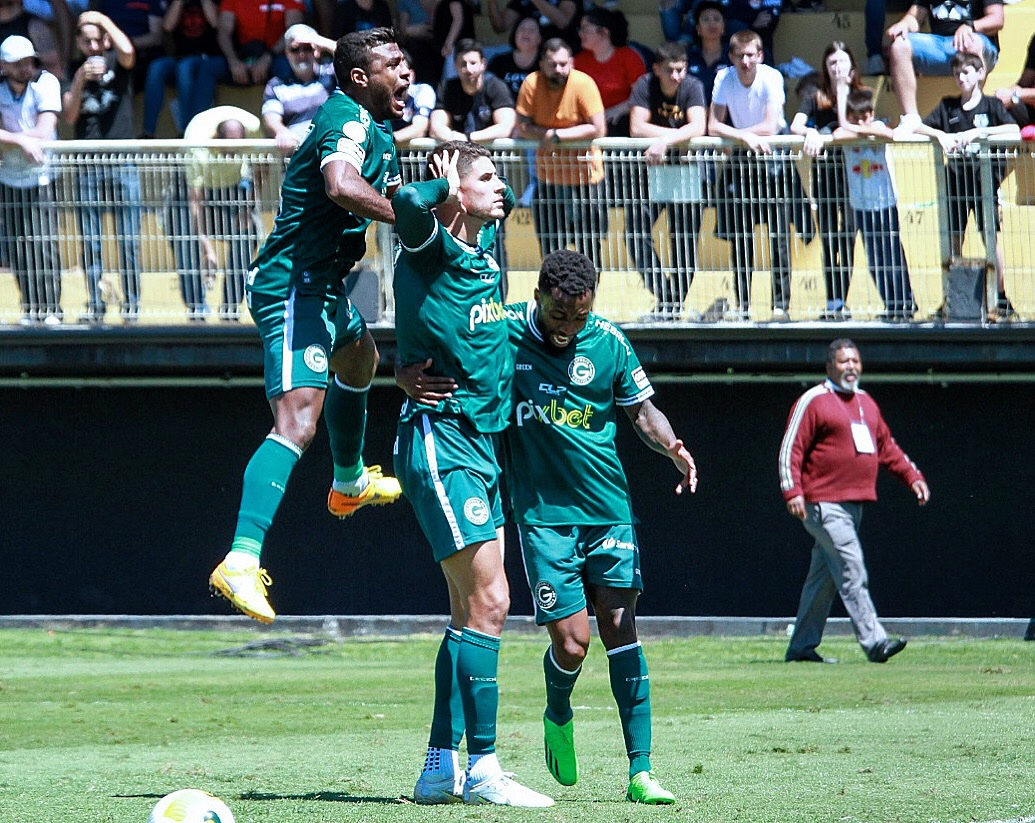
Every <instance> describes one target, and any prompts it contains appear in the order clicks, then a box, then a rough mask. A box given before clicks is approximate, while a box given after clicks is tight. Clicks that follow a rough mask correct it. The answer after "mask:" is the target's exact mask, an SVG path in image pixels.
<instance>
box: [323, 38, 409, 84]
mask: <svg viewBox="0 0 1035 823" xmlns="http://www.w3.org/2000/svg"><path fill="white" fill-rule="evenodd" d="M398 42H399V40H398V38H397V37H396V35H395V29H391V28H387V27H385V26H382V27H380V28H376V29H366V30H365V31H350V32H349V33H348V34H346V35H344V36H343V37H340V38H339V39H338V42H337V43H336V44H335V46H334V74H335V75H336V76H337V78H338V85H339V86H340V87H341V88H342V89H346V88H348V87H349V86H351V85H352V78H351V74H352V70H353V69H362V70H363V71H365V72H367V74H369V73H370V67H371V65H373V62H374V49H376V48H377V47H378V46H388V45H391V44H393V43H396V44H397V43H398Z"/></svg>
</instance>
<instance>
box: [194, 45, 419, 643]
mask: <svg viewBox="0 0 1035 823" xmlns="http://www.w3.org/2000/svg"><path fill="white" fill-rule="evenodd" d="M334 70H335V74H336V75H337V78H338V85H339V90H338V91H336V92H335V93H334V94H333V95H332V96H331V97H330V99H329V100H327V102H325V103H324V104H323V105H322V106H321V107H320V109H319V111H318V112H317V114H316V116H315V117H314V119H313V123H312V127H311V129H310V131H309V133H308V135H307V136H306V138H305V140H303V142H302V143H301V144H300V145H299V147H298V148H297V149H296V151H295V153H294V155H293V156H292V158H291V163H290V165H289V166H288V168H287V172H286V174H285V177H284V185H283V188H282V191H281V203H280V210H279V212H278V214H277V219H276V223H275V224H274V226H273V231H272V233H271V234H270V236H269V237H268V238H267V240H266V242H265V244H264V245H263V247H262V248H261V249H260V250H259V254H258V257H257V259H256V261H255V262H254V264H253V267H252V270H251V272H250V273H249V277H248V281H249V282H248V286H247V294H248V308H249V310H250V311H251V314H252V317H253V318H254V319H255V324H256V326H257V327H258V331H259V335H260V336H261V338H262V343H263V350H264V368H265V375H266V397H267V398H268V399H269V403H270V407H271V409H272V410H273V429H272V430H271V431H270V433H269V434H268V435H267V436H266V439H265V440H264V441H263V443H262V444H261V445H260V446H259V448H258V449H257V450H256V451H255V453H254V454H253V455H252V458H251V460H250V461H249V463H248V467H247V468H246V469H245V472H244V488H243V492H242V496H241V508H240V510H239V513H238V519H237V528H236V530H235V532H234V539H233V543H232V544H231V549H230V552H229V553H228V554H227V556H226V558H225V559H224V560H223V562H221V563H220V564H219V565H218V566H217V567H216V569H215V570H214V571H213V572H212V574H211V576H210V578H209V584H210V586H211V587H212V589H213V591H215V592H216V593H218V594H220V595H222V596H223V597H225V598H227V600H229V601H230V602H231V603H232V604H233V605H234V606H235V607H236V608H237V609H239V610H240V611H242V612H244V613H245V614H247V615H248V616H249V617H254V618H255V619H256V620H259V621H260V622H263V623H269V622H271V621H272V620H273V619H274V618H275V617H276V614H275V612H274V611H273V609H272V607H271V606H270V604H269V602H268V600H267V599H266V586H267V585H268V584H269V583H270V578H269V576H268V574H267V573H266V570H265V569H262V568H260V564H259V560H260V557H261V553H262V545H263V541H264V539H265V537H266V532H267V531H268V529H269V527H270V524H271V523H272V521H273V517H274V515H275V514H276V512H277V508H278V507H279V506H280V502H281V500H282V498H283V496H284V489H285V488H286V486H287V483H288V479H289V478H290V476H291V472H292V470H293V469H294V467H295V464H296V463H297V462H298V460H299V458H300V457H301V456H302V453H303V452H304V451H305V450H306V448H307V447H308V446H309V444H310V442H312V439H313V436H314V435H315V433H316V423H317V420H319V418H320V412H321V409H322V410H323V413H324V417H325V419H326V421H327V430H328V434H329V435H330V444H331V455H332V457H333V460H334V481H333V485H332V488H331V491H330V495H329V497H328V500H327V507H328V509H329V510H330V512H331V513H332V514H334V515H336V516H338V517H345V516H348V515H350V514H352V513H353V512H355V511H356V510H357V509H359V508H361V507H362V506H366V505H370V504H375V505H380V504H385V503H391V502H393V501H394V500H396V499H397V498H398V497H399V494H400V489H399V484H398V482H397V481H396V480H395V479H394V478H391V477H383V476H382V474H381V468H380V466H370V467H366V466H364V463H363V456H362V455H363V441H364V436H365V430H366V410H367V395H368V392H369V389H370V382H371V380H372V379H373V375H374V370H375V368H376V366H377V360H378V354H377V347H376V346H375V345H374V339H373V337H372V336H371V335H370V332H369V331H368V330H367V327H366V323H365V322H364V320H363V317H362V316H361V315H360V314H359V312H358V311H357V310H356V309H355V307H354V306H353V305H352V303H351V302H350V301H349V300H348V298H346V297H345V296H344V295H342V293H341V286H342V280H343V278H344V277H345V275H346V274H347V273H348V271H349V269H351V268H352V266H353V264H354V263H355V262H356V261H358V260H360V259H361V258H362V257H363V255H364V253H365V252H366V242H365V234H366V229H367V226H368V225H369V224H370V221H371V220H380V221H382V222H385V223H393V222H395V213H394V212H393V211H392V205H391V201H390V200H389V199H388V197H389V196H391V195H392V194H393V193H394V191H395V190H396V189H397V188H398V186H399V183H400V178H399V164H398V159H397V157H396V154H395V145H394V143H393V140H392V128H391V125H390V124H389V123H388V121H390V120H391V119H393V118H397V117H399V116H400V115H401V114H402V111H403V108H404V106H405V102H406V93H407V90H408V88H409V85H410V72H409V68H408V67H407V65H406V62H405V60H404V58H403V54H402V51H401V50H400V48H399V46H398V45H397V43H396V41H395V34H394V32H392V30H391V29H384V28H379V29H369V30H366V31H362V32H354V33H351V34H347V35H345V36H344V37H342V38H341V39H340V40H339V41H338V43H337V45H336V47H335V51H334ZM330 373H333V379H330V380H329V378H330V377H331V374H330Z"/></svg>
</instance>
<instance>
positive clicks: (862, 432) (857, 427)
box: [852, 423, 877, 454]
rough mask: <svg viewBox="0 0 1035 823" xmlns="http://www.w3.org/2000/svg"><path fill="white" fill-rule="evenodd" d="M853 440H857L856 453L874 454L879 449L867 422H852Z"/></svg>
mask: <svg viewBox="0 0 1035 823" xmlns="http://www.w3.org/2000/svg"><path fill="white" fill-rule="evenodd" d="M852 440H854V441H855V453H856V454H873V453H874V452H875V451H877V449H876V448H875V447H874V445H873V437H871V436H870V430H869V428H868V427H867V425H866V424H865V423H852Z"/></svg>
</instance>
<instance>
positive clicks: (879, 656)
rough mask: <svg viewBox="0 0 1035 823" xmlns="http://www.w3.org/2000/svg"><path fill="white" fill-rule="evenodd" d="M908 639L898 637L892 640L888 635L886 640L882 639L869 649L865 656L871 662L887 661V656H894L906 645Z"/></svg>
mask: <svg viewBox="0 0 1035 823" xmlns="http://www.w3.org/2000/svg"><path fill="white" fill-rule="evenodd" d="M907 642H908V641H907V640H906V638H904V637H899V638H897V639H895V640H892V639H891V638H890V637H889V638H888V639H887V640H882V641H881V642H880V643H878V644H877V645H876V646H874V647H873V648H872V649H870V650H869V651H868V652H867V653H866V656H867V657H868V658H869V659H870V662H871V663H887V662H888V659H889V658H892V657H894V656H895V655H896V654H898V653H899V652H900V651H902V650H903V649H904V648H905V647H906V643H907Z"/></svg>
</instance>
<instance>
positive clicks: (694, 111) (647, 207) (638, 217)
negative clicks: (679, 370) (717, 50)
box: [625, 43, 708, 319]
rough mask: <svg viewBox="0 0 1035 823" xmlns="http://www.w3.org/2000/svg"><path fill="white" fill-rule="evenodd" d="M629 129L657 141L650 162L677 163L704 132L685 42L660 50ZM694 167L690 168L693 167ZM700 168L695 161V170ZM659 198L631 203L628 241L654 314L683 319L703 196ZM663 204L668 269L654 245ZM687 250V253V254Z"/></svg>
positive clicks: (640, 86) (638, 86)
mask: <svg viewBox="0 0 1035 823" xmlns="http://www.w3.org/2000/svg"><path fill="white" fill-rule="evenodd" d="M629 104H630V114H629V132H630V134H631V135H632V136H633V137H649V138H652V139H653V140H654V142H653V143H652V144H651V145H650V146H649V147H648V148H647V150H646V151H645V152H644V159H645V160H646V162H647V165H648V166H661V165H664V164H666V163H673V162H674V163H675V165H676V168H677V169H678V168H679V154H680V153H677V152H676V151H675V150H674V149H675V147H676V146H677V145H678V144H680V143H685V142H686V141H688V140H691V139H693V138H695V137H701V136H702V135H703V134H704V132H705V126H706V124H707V120H708V114H707V109H706V107H705V102H704V89H703V88H702V87H701V83H700V81H699V80H697V79H696V78H694V77H691V76H689V75H688V74H687V65H686V46H685V45H684V44H682V43H662V44H661V46H660V47H659V48H658V49H657V51H656V52H655V60H654V65H653V67H652V72H651V73H650V74H645V75H643V77H641V78H640V79H639V80H637V81H636V83H635V85H634V86H633V89H632V95H631V96H630V98H629ZM688 168H689V167H688ZM692 171H693V172H694V173H696V174H698V175H699V174H700V173H701V168H700V167H699V166H695V167H694V168H693V170H692ZM687 195H688V197H687V200H685V201H682V202H669V203H661V202H659V201H658V200H657V199H656V198H655V196H654V194H653V193H651V196H649V197H642V198H638V199H637V202H634V203H632V204H630V205H629V206H627V207H626V211H625V221H626V244H627V246H628V248H629V251H630V253H631V254H632V257H633V261H634V262H635V264H636V268H637V269H638V270H639V271H640V275H641V277H643V281H644V284H645V285H646V286H647V288H648V289H650V291H651V293H652V294H653V295H654V299H655V306H654V315H655V316H656V317H658V318H662V319H663V318H666V317H667V318H669V319H672V318H678V317H679V316H680V315H681V314H682V312H683V307H684V306H683V304H684V302H685V301H686V296H687V292H688V291H689V290H690V284H691V283H693V279H694V272H695V271H696V270H697V234H698V232H699V231H700V229H701V211H702V204H701V202H700V199H698V200H697V201H696V202H694V201H692V200H691V197H692V195H690V193H689V192H687ZM663 208H664V210H665V213H666V217H667V220H668V234H669V244H670V253H669V270H668V271H666V269H665V267H664V265H663V264H662V261H661V258H660V257H659V255H658V252H657V250H656V249H655V247H654V232H653V227H654V223H655V222H656V221H657V219H658V217H659V216H660V215H661V210H662V209H663ZM684 249H686V251H687V252H688V253H687V254H683V250H684Z"/></svg>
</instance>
